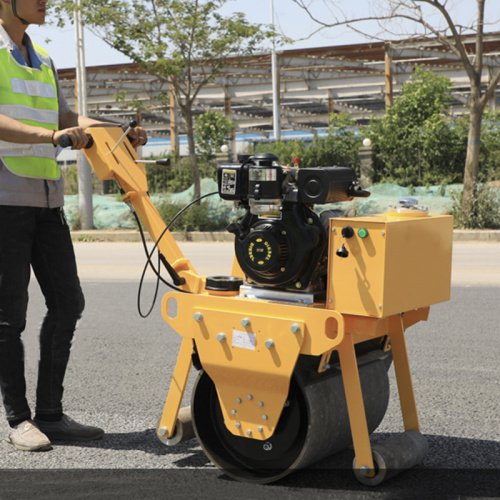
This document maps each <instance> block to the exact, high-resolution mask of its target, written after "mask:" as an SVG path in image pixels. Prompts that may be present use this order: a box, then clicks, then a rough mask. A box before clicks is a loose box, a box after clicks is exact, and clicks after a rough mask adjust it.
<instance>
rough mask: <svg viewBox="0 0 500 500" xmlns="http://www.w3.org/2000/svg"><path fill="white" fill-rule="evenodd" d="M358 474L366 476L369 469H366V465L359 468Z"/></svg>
mask: <svg viewBox="0 0 500 500" xmlns="http://www.w3.org/2000/svg"><path fill="white" fill-rule="evenodd" d="M359 473H360V474H361V475H362V476H368V474H370V467H368V465H362V466H361V467H360V468H359Z"/></svg>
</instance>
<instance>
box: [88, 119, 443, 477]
mask: <svg viewBox="0 0 500 500" xmlns="http://www.w3.org/2000/svg"><path fill="white" fill-rule="evenodd" d="M88 132H89V133H90V134H91V135H92V137H93V139H94V143H95V145H94V146H93V147H92V148H91V149H89V150H85V154H86V156H87V158H88V160H89V162H90V164H91V165H92V167H93V169H94V171H95V172H96V174H97V176H98V177H99V179H101V180H106V179H116V180H117V181H118V183H119V184H120V186H121V188H122V189H123V191H124V192H125V195H124V197H123V200H124V201H126V202H127V203H129V204H131V205H132V206H133V207H134V208H135V210H136V212H137V214H138V215H139V217H140V219H141V221H142V222H143V223H144V225H145V226H146V228H147V230H148V232H149V233H150V235H151V237H152V238H153V240H154V241H158V239H159V238H160V236H161V240H160V241H159V243H158V248H159V250H160V252H161V253H162V254H163V255H164V256H165V257H166V259H167V260H168V262H169V263H170V264H171V265H172V267H173V268H174V269H175V270H176V272H177V273H178V274H179V276H181V277H182V278H184V280H185V283H184V285H182V286H181V288H182V289H184V290H185V291H187V292H191V293H180V292H170V293H167V294H166V295H165V296H164V298H163V301H162V315H163V317H164V319H165V321H166V322H167V323H168V324H169V325H170V326H171V327H172V328H173V329H174V330H176V331H177V332H178V334H179V335H181V336H182V337H183V341H182V345H181V349H180V352H179V355H178V359H177V364H176V367H175V370H174V375H173V379H172V381H171V384H170V388H169V392H168V397H167V401H166V403H165V408H164V411H163V414H162V417H161V419H160V423H159V425H158V429H159V432H160V433H162V437H171V436H172V435H173V433H174V430H175V423H176V420H177V415H178V411H179V408H180V405H181V402H182V398H183V395H184V391H185V387H186V384H187V380H188V375H189V372H190V369H191V358H192V353H193V347H194V346H196V349H197V352H198V354H199V357H200V360H201V363H202V366H203V369H204V370H205V371H206V372H207V373H208V375H209V376H210V378H211V379H212V380H213V382H214V384H215V387H216V389H217V393H218V396H219V401H220V405H221V409H222V412H223V417H224V421H225V422H226V427H227V428H228V430H229V431H230V432H231V433H233V434H234V435H237V436H243V437H248V438H250V439H259V440H263V439H267V438H269V437H270V436H272V435H273V433H274V430H275V428H276V425H277V423H278V421H279V418H280V415H281V411H282V409H283V406H284V404H285V402H286V398H287V395H288V391H289V385H290V379H291V376H292V374H293V371H294V368H295V364H296V362H297V359H298V357H299V355H300V354H307V355H313V356H321V363H320V366H318V371H320V372H321V371H322V370H324V369H325V367H324V364H325V363H327V362H328V360H329V357H330V355H331V353H332V352H333V351H338V354H339V359H340V367H341V372H342V377H343V383H344V388H345V394H346V400H347V407H348V413H349V420H350V424H351V433H352V438H353V443H354V452H355V456H356V463H357V464H359V466H360V467H363V470H366V469H369V472H367V474H366V475H367V476H370V475H373V474H374V470H375V469H374V462H373V456H372V450H371V444H370V439H369V432H368V426H367V420H366V413H365V408H364V404H363V397H362V391H361V385H360V379H359V370H358V365H357V359H356V353H355V349H354V348H355V345H356V344H357V343H360V342H364V341H366V340H370V339H377V338H384V337H385V338H387V341H386V344H385V346H386V347H385V348H386V349H390V348H392V354H393V359H394V366H395V372H396V378H397V385H398V392H399V397H400V404H401V411H402V416H403V424H404V429H405V430H419V422H418V416H417V409H416V404H415V397H414V391H413V384H412V379H411V372H410V366H409V362H408V355H407V351H406V343H405V338H404V331H405V329H406V328H408V327H409V326H411V325H413V324H415V323H417V322H418V321H422V320H426V319H427V316H428V312H429V307H428V305H430V304H431V303H433V302H432V300H434V298H432V299H431V301H428V304H426V303H425V302H426V293H425V289H424V288H425V284H424V285H423V286H422V287H420V288H419V290H418V300H419V301H420V302H421V303H419V304H418V306H415V307H411V308H409V309H408V310H407V311H398V314H393V313H391V314H384V313H385V312H386V311H392V310H394V308H395V307H396V308H397V306H398V301H400V300H401V298H400V297H399V296H395V297H393V296H390V295H389V296H388V295H387V293H386V292H385V291H384V288H383V286H384V281H385V279H386V276H384V275H383V272H384V269H386V268H387V266H386V262H385V259H386V258H389V261H390V263H391V265H394V262H393V259H398V258H399V257H398V255H397V253H396V254H394V253H391V252H390V250H389V248H390V247H389V246H388V247H387V249H386V248H383V245H386V244H387V241H390V240H388V239H387V237H386V234H387V227H389V231H393V233H394V234H395V235H396V236H395V237H394V238H393V239H394V241H397V244H398V245H400V246H404V241H405V238H406V239H407V238H408V235H410V236H411V238H412V239H414V240H415V238H416V241H419V240H418V234H417V235H416V236H415V232H413V233H408V231H407V230H405V229H404V228H403V231H399V228H400V227H403V226H400V225H397V224H396V221H393V220H391V221H387V220H386V219H383V218H382V219H369V220H367V221H362V222H360V223H361V224H363V225H364V226H366V225H367V224H368V226H369V231H370V232H372V233H373V235H374V238H372V239H371V240H369V241H368V240H366V241H367V242H368V243H369V244H365V243H366V242H365V243H363V242H361V244H360V243H359V241H358V240H350V241H349V242H348V243H349V249H350V251H351V252H352V253H353V254H354V257H353V259H354V260H351V261H348V264H347V266H349V265H353V267H352V268H349V267H346V264H345V262H338V261H337V263H336V264H335V266H337V267H338V268H339V269H338V270H337V271H338V272H337V274H338V275H339V276H342V274H344V275H345V276H348V277H349V276H354V277H356V279H358V278H359V284H358V288H357V291H358V294H356V293H355V294H354V296H353V297H352V298H351V299H348V300H347V302H346V301H345V300H344V297H343V296H342V294H341V293H340V291H339V290H340V288H339V287H340V286H341V283H339V282H338V281H335V280H336V279H339V278H338V277H337V278H335V276H334V277H333V281H330V282H329V286H328V288H329V291H328V300H327V302H325V303H315V304H314V305H310V306H304V305H295V304H289V303H283V302H275V301H268V300H259V299H248V298H241V297H239V296H218V295H211V294H209V293H208V292H207V291H206V290H205V278H204V277H201V276H199V275H198V274H197V273H196V271H195V270H194V268H193V267H192V265H191V263H190V262H189V261H188V260H187V259H186V258H185V257H184V255H183V254H182V252H181V250H180V248H179V247H178V245H177V243H176V242H175V240H174V239H173V237H172V235H171V234H170V232H169V231H165V228H166V226H165V223H164V221H163V220H162V219H161V217H160V215H159V214H158V212H157V210H156V208H155V207H154V205H153V203H152V202H151V199H150V198H149V195H148V188H147V180H146V172H145V167H144V165H143V164H141V163H137V160H138V157H137V155H136V152H135V150H134V149H133V148H132V147H131V145H130V143H129V142H128V140H127V139H125V140H124V141H123V142H122V143H121V144H120V145H119V146H118V147H117V148H116V149H115V150H114V151H113V152H111V150H112V149H113V147H114V145H115V144H116V143H117V141H118V140H119V139H120V137H121V135H122V133H121V130H120V129H118V128H116V129H114V128H92V129H88ZM429 220H430V219H429ZM350 221H356V219H350ZM342 223H343V224H345V220H343V221H342ZM331 224H332V233H335V230H334V229H333V227H334V226H335V224H334V223H333V222H332V223H331ZM381 224H383V226H382V225H381ZM410 224H411V223H410ZM421 224H425V221H424V222H422V221H420V222H419V224H418V225H414V226H411V227H412V228H416V229H415V231H419V230H420V229H419V228H420V225H421ZM437 224H438V230H439V231H446V230H448V228H449V221H447V222H446V223H443V224H445V225H444V226H443V225H442V224H441V223H439V222H438V223H437ZM440 224H441V225H440ZM417 226H418V227H417ZM425 227H427V226H425ZM443 228H444V229H443ZM335 234H336V235H337V236H336V237H334V238H331V243H332V242H333V245H336V244H337V237H338V234H339V232H338V231H337V232H336V233H335ZM431 235H432V237H433V238H434V241H438V243H439V244H440V245H442V246H443V248H444V250H443V252H441V254H440V259H441V260H443V261H445V260H446V259H447V255H448V254H447V252H448V249H449V248H450V249H451V235H450V234H440V235H438V234H437V233H436V232H435V231H434V232H432V233H431ZM338 241H340V240H338ZM363 245H364V247H363ZM370 245H371V246H370ZM333 251H334V247H333V246H331V249H330V259H333V258H334V256H333V254H332V252H333ZM450 252H451V251H450ZM385 256H387V257H385ZM412 258H414V257H413V256H412ZM363 259H366V260H368V262H369V261H370V259H375V260H374V261H373V264H376V265H377V266H379V267H380V269H379V270H378V271H376V270H375V268H373V267H372V268H370V269H366V267H364V262H365V261H364V260H363ZM449 261H450V262H449V263H448V262H444V265H445V267H446V266H448V264H450V263H451V255H450V259H449ZM349 262H350V264H349ZM441 264H442V263H441ZM434 265H435V266H437V267H436V269H438V270H439V273H440V274H441V275H442V276H444V277H446V275H447V273H448V271H449V270H448V269H447V268H446V269H444V270H443V268H442V267H440V266H439V263H438V264H437V265H436V264H435V263H434ZM450 265H451V264H450ZM398 266H399V267H396V268H397V269H401V263H399V264H398ZM403 267H404V266H403ZM233 272H234V273H237V274H239V273H240V272H241V270H240V269H239V267H238V266H237V265H235V266H233ZM373 272H375V277H374V278H371V276H372V274H371V273H373ZM380 273H382V275H381V274H380ZM370 279H371V280H372V282H370ZM391 279H392V280H393V279H394V278H391ZM375 284H376V286H375ZM342 286H344V287H346V283H345V282H344V283H343V284H342ZM440 286H441V285H440ZM381 287H382V288H381ZM371 288H377V293H378V295H377V296H376V299H375V301H374V300H373V297H372V295H370V289H371ZM367 290H368V291H367ZM439 293H440V296H443V297H444V296H445V295H446V293H448V291H447V290H446V286H445V287H444V289H440V291H439ZM368 299H369V300H368ZM421 299H422V300H421ZM343 300H344V302H342V301H343ZM377 300H378V301H379V302H380V303H381V307H378V303H377ZM384 300H385V302H383V301H384ZM439 300H446V298H445V297H444V298H440V299H439ZM336 301H337V302H339V303H341V305H342V307H343V308H344V309H346V310H344V311H342V312H340V311H339V310H337V308H336V307H335V302H336ZM372 304H373V305H372ZM332 305H333V307H332ZM349 308H352V309H353V310H352V311H351V310H349ZM356 308H357V309H356ZM359 309H360V310H361V312H359V311H358V310H359Z"/></svg>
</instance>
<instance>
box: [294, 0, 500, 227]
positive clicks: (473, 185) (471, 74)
mask: <svg viewBox="0 0 500 500" xmlns="http://www.w3.org/2000/svg"><path fill="white" fill-rule="evenodd" d="M292 1H293V2H294V3H296V4H297V5H299V6H300V7H302V8H303V9H304V10H305V12H306V13H307V14H308V16H309V17H310V18H311V19H312V20H313V21H315V22H316V23H317V24H318V25H319V26H320V28H319V29H324V28H329V29H331V28H334V27H339V26H351V27H353V26H356V24H357V23H366V22H367V21H368V22H369V21H377V22H379V23H380V24H381V25H382V27H383V29H384V30H387V31H389V32H391V31H392V33H394V30H396V31H398V30H401V27H400V26H402V27H403V29H404V30H407V29H408V24H409V23H411V24H413V25H414V27H416V28H417V29H420V31H421V32H420V33H417V34H416V35H417V37H418V38H421V37H430V36H431V37H434V38H435V39H436V40H437V41H439V42H440V43H441V44H442V45H443V47H445V48H446V49H447V50H448V52H449V53H450V57H451V58H454V59H455V60H456V61H457V62H459V63H460V64H461V65H462V66H463V68H464V70H465V73H466V74H467V78H468V80H469V85H470V90H471V93H470V99H469V116H468V120H469V122H468V129H467V149H466V156H465V161H464V166H463V183H464V190H463V196H462V203H463V205H464V206H463V210H462V213H463V214H468V213H470V212H473V211H474V210H476V209H477V204H476V203H475V198H476V194H477V192H476V191H477V185H478V182H479V181H480V175H479V173H480V170H479V165H480V157H481V149H482V148H481V140H482V120H483V114H484V113H485V110H486V107H487V105H488V103H489V102H490V100H491V99H492V98H493V97H494V96H495V91H496V87H497V86H498V84H499V83H500V69H498V63H497V61H496V60H495V58H493V57H491V56H490V57H487V56H485V54H484V44H485V32H484V30H485V27H486V26H487V25H488V22H491V23H492V24H494V23H495V22H496V20H495V19H493V20H488V18H487V15H486V0H475V4H476V16H475V18H474V19H471V20H470V21H469V22H468V23H467V25H463V24H462V23H460V22H457V21H455V20H454V18H453V16H452V12H451V10H452V8H453V7H457V6H458V5H457V4H456V3H455V4H454V3H453V2H449V1H448V0H381V2H372V3H373V8H374V11H373V13H368V14H365V13H364V12H363V13H362V14H361V15H360V14H359V13H358V12H359V9H357V10H356V13H355V14H354V15H353V16H347V15H344V14H343V12H342V10H341V9H338V6H337V5H336V3H337V2H336V0H325V3H326V4H331V5H332V7H334V8H332V9H331V12H332V16H333V17H332V18H331V19H325V18H324V17H321V18H320V17H318V16H315V15H314V12H313V11H314V2H310V1H309V0H292ZM468 1H469V0H468ZM470 2H471V3H472V0H470ZM493 4H495V5H497V4H498V0H490V2H489V5H493ZM375 9H376V11H375ZM457 12H459V13H460V9H457ZM401 20H403V21H404V22H403V23H400V21H401ZM398 23H400V25H399V26H398ZM362 26H363V24H361V25H360V27H362ZM388 28H390V29H388ZM407 33H408V32H407V31H406V34H405V36H406V35H407ZM470 35H472V36H473V39H474V48H473V49H472V51H471V50H469V48H468V47H467V45H466V41H467V39H470V38H469V37H470ZM367 36H368V37H369V35H367ZM486 70H488V71H489V72H490V76H489V78H488V82H487V83H484V79H483V74H484V72H485V71H486ZM464 217H465V216H464ZM464 222H465V219H464Z"/></svg>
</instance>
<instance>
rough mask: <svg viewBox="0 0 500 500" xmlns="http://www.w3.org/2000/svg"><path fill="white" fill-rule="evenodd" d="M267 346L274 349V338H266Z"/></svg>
mask: <svg viewBox="0 0 500 500" xmlns="http://www.w3.org/2000/svg"><path fill="white" fill-rule="evenodd" d="M265 346H266V347H267V348H268V349H272V348H273V347H274V340H273V339H268V340H266V342H265Z"/></svg>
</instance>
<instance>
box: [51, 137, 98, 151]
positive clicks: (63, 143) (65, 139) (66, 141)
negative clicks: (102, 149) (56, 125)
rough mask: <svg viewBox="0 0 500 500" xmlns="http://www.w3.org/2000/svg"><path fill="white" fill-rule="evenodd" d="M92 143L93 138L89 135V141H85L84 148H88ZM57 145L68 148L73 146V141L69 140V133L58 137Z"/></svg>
mask: <svg viewBox="0 0 500 500" xmlns="http://www.w3.org/2000/svg"><path fill="white" fill-rule="evenodd" d="M93 145H94V138H93V137H92V136H91V135H89V142H87V145H86V146H85V149H89V148H91V147H92V146H93ZM59 146H61V147H62V148H70V147H71V146H73V141H72V140H71V138H70V136H69V135H66V134H64V135H61V138H60V139H59Z"/></svg>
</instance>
